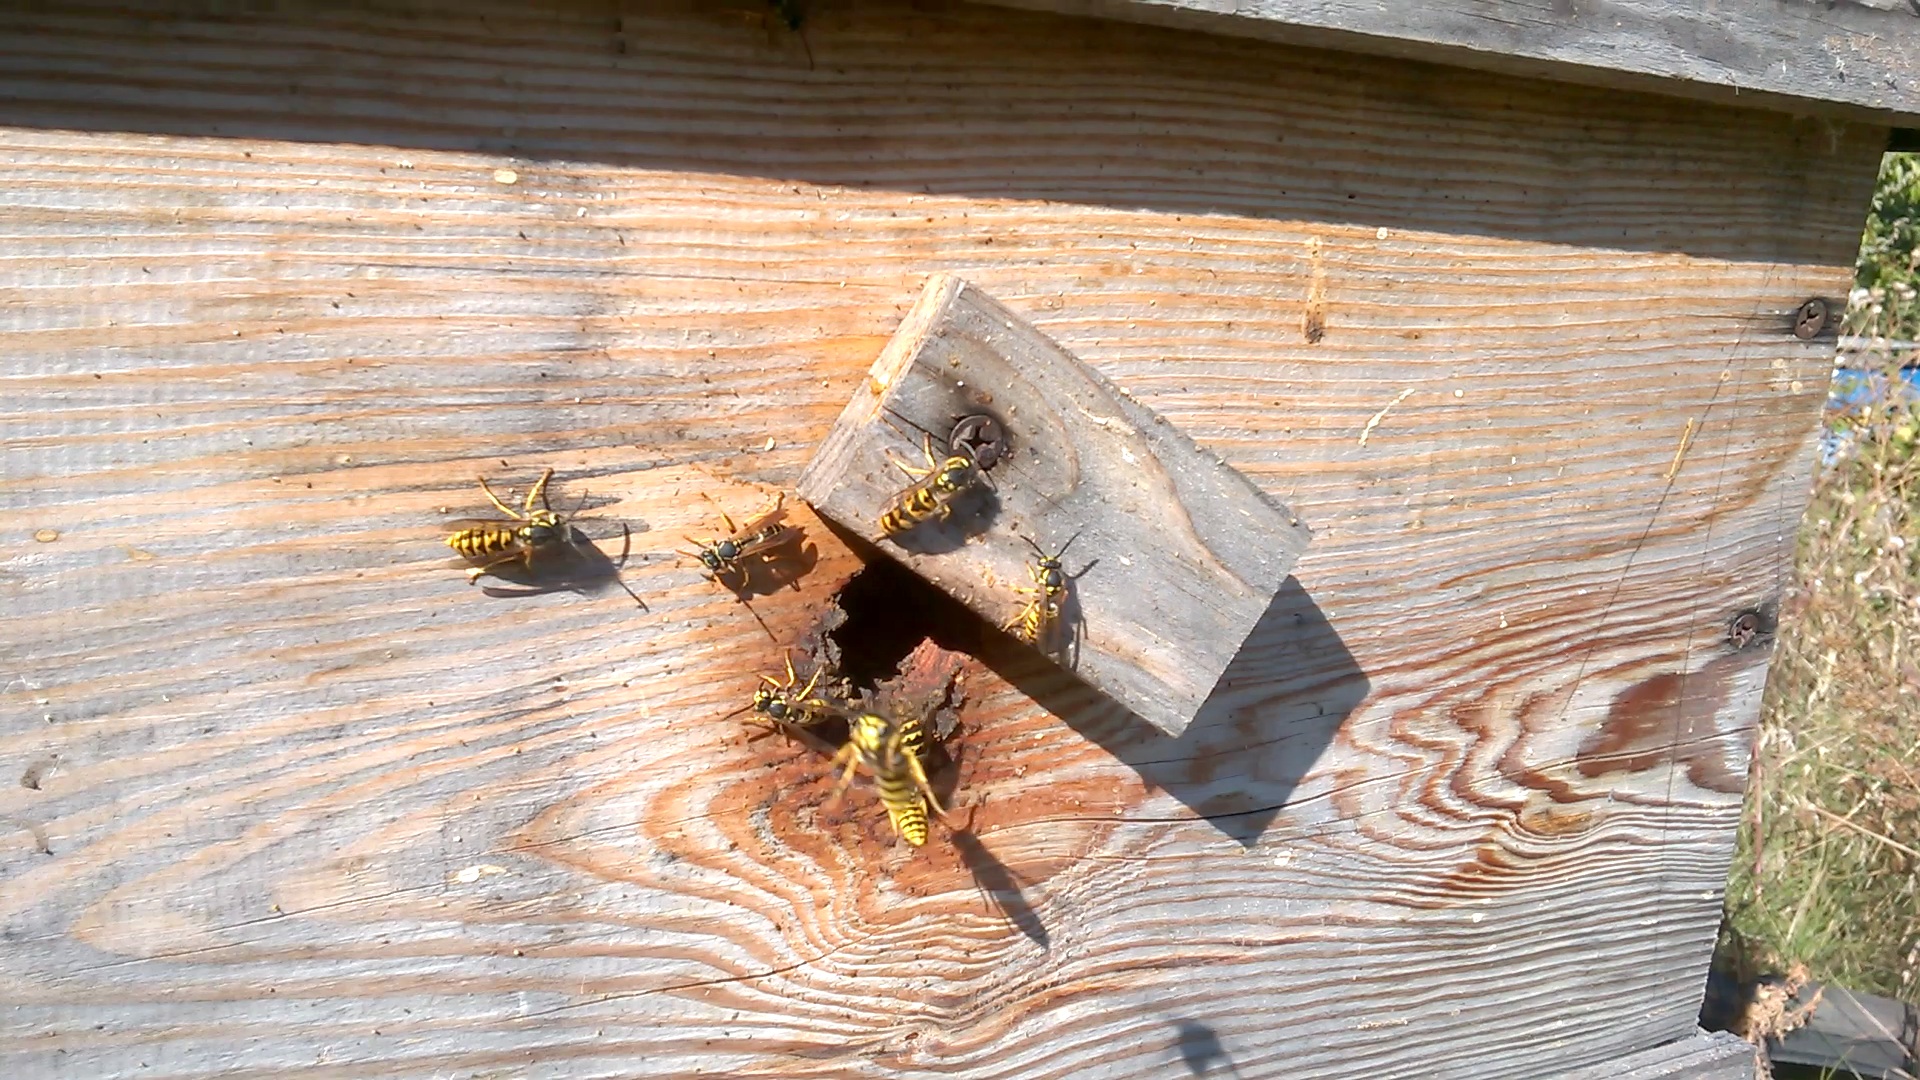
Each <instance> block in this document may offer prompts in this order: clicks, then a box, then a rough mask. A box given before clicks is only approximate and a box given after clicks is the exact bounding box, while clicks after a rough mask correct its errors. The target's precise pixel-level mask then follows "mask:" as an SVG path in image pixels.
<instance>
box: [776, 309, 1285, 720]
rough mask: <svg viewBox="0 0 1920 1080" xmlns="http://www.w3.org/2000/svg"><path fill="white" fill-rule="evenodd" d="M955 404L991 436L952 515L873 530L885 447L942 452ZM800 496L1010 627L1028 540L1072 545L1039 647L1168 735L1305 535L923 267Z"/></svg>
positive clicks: (884, 507) (1223, 665)
mask: <svg viewBox="0 0 1920 1080" xmlns="http://www.w3.org/2000/svg"><path fill="white" fill-rule="evenodd" d="M968 416H985V417H991V418H993V419H994V421H995V423H996V425H997V429H998V431H999V435H998V437H997V441H996V442H994V443H992V444H990V445H991V447H992V449H991V450H990V452H991V453H992V454H993V455H994V456H995V457H996V458H997V460H994V461H991V462H990V465H991V467H990V468H989V469H988V470H986V476H985V478H983V479H982V480H980V481H976V482H974V483H971V484H969V485H968V487H969V490H968V491H966V492H964V493H962V494H961V496H960V497H959V498H958V499H957V500H956V502H955V503H954V504H951V506H950V513H949V516H948V520H946V521H937V520H929V521H924V522H922V523H921V524H920V525H919V526H918V527H916V528H915V529H913V530H912V531H910V532H907V533H904V534H902V535H898V536H889V535H887V534H886V531H885V530H884V529H883V528H882V526H881V518H882V516H883V515H884V514H886V513H887V512H888V510H889V509H890V508H892V507H893V505H894V504H895V502H896V500H897V498H898V495H899V493H900V491H901V490H902V489H903V488H904V487H906V486H907V485H908V484H909V483H910V482H911V481H910V480H908V479H907V478H905V477H903V475H902V474H901V472H900V471H899V470H898V469H897V468H896V467H895V466H894V464H892V463H891V462H890V461H889V460H888V459H889V455H893V456H894V457H895V458H897V459H898V460H901V461H914V460H916V458H918V457H924V456H925V455H926V451H925V449H924V445H925V440H927V439H932V438H938V439H939V443H938V445H939V446H940V447H941V449H940V451H939V455H940V456H945V454H946V453H947V449H946V447H947V444H948V443H949V441H950V436H951V434H952V432H953V430H954V426H955V423H956V421H959V420H961V419H963V418H965V417H968ZM928 465H929V466H930V467H931V466H932V465H933V463H932V462H929V463H928ZM799 491H800V496H801V497H802V498H804V499H806V500H807V501H808V502H810V503H812V504H813V505H814V507H815V508H816V509H818V510H819V511H820V512H821V513H822V514H824V515H826V516H827V517H829V518H831V519H833V520H834V521H836V522H838V523H840V525H841V526H842V527H843V528H846V529H848V530H849V531H851V532H853V533H854V534H855V535H858V536H861V537H862V538H863V539H865V540H867V541H868V542H869V543H873V544H877V545H880V546H882V547H883V548H884V549H885V550H886V551H887V552H888V553H889V554H890V555H892V556H894V557H895V558H897V559H899V560H901V561H902V562H904V563H906V565H907V566H909V567H911V568H912V569H913V570H914V572H915V573H918V574H920V575H921V576H923V577H925V578H927V579H928V580H929V581H931V582H933V583H934V584H936V585H938V586H940V587H941V588H942V589H944V590H946V591H947V593H948V594H949V595H951V596H953V597H954V598H956V599H958V600H959V601H960V602H962V603H964V604H966V605H967V606H968V607H970V608H972V609H973V610H974V611H976V612H977V613H979V615H980V616H981V617H982V618H984V619H986V620H987V622H988V623H989V624H990V625H995V626H1009V625H1011V624H1013V623H1014V622H1015V621H1016V620H1018V619H1019V618H1020V615H1021V611H1022V609H1023V608H1025V607H1026V606H1027V605H1028V604H1030V603H1032V602H1034V601H1035V599H1037V598H1036V597H1034V596H1032V595H1029V594H1031V592H1032V590H1033V586H1034V580H1033V576H1032V574H1031V572H1030V570H1029V568H1030V567H1031V566H1032V565H1033V564H1034V560H1035V558H1036V556H1037V554H1038V553H1041V552H1044V553H1045V554H1047V555H1052V554H1054V553H1056V552H1060V551H1062V550H1063V549H1064V550H1066V551H1069V552H1071V553H1072V554H1073V556H1074V559H1075V564H1074V565H1075V566H1077V567H1079V569H1069V568H1067V567H1066V566H1064V565H1063V566H1062V568H1061V572H1062V573H1063V574H1064V575H1065V576H1066V578H1067V580H1066V581H1065V582H1064V583H1063V585H1062V588H1061V594H1060V597H1059V599H1058V600H1057V602H1056V603H1057V606H1058V607H1059V609H1060V615H1059V617H1058V618H1059V622H1060V623H1061V625H1059V626H1058V627H1056V628H1054V631H1053V632H1052V633H1050V634H1048V635H1047V636H1046V640H1042V641H1040V642H1037V643H1036V644H1038V645H1040V646H1041V647H1042V651H1043V652H1047V653H1050V654H1051V655H1052V656H1053V657H1054V658H1055V659H1058V660H1064V661H1065V662H1066V663H1067V664H1068V666H1069V667H1070V668H1071V670H1072V671H1073V672H1074V673H1075V674H1076V675H1078V676H1079V677H1080V678H1081V679H1083V680H1085V681H1086V682H1087V683H1088V684H1089V685H1091V686H1092V687H1094V688H1095V689H1097V690H1099V691H1101V692H1102V693H1104V694H1106V695H1107V696H1108V697H1111V698H1112V699H1113V700H1115V701H1117V702H1119V703H1120V704H1122V705H1124V706H1126V707H1127V708H1128V709H1130V710H1131V711H1132V712H1133V713H1134V714H1135V715H1136V716H1139V717H1140V718H1141V719H1143V720H1145V721H1147V722H1148V723H1150V724H1152V725H1154V726H1155V727H1157V728H1159V729H1160V730H1161V731H1164V732H1166V733H1167V734H1169V735H1175V736H1177V735H1179V734H1180V733H1181V732H1182V731H1184V730H1186V727H1187V725H1188V724H1189V723H1191V722H1192V721H1193V718H1194V715H1195V714H1197V713H1198V712H1199V711H1200V708H1201V706H1202V705H1204V704H1205V703H1206V701H1207V699H1208V698H1209V697H1211V696H1212V694H1213V692H1214V687H1215V684H1216V683H1217V682H1218V681H1219V679H1220V676H1221V675H1222V674H1224V673H1225V672H1226V670H1227V665H1228V664H1229V663H1231V662H1232V660H1233V658H1234V656H1235V655H1236V654H1237V653H1239V651H1240V646H1241V644H1242V643H1243V642H1245V641H1246V639H1247V635H1248V634H1250V633H1252V632H1253V628H1254V626H1255V624H1257V623H1258V622H1259V621H1260V618H1261V617H1262V616H1263V615H1265V614H1266V611H1267V608H1268V607H1270V606H1272V604H1273V598H1274V595H1275V594H1276V593H1278V592H1279V591H1280V583H1281V582H1282V581H1284V580H1285V579H1286V576H1287V572H1288V571H1289V570H1291V569H1293V564H1294V561H1295V560H1296V559H1298V558H1299V557H1300V552H1301V551H1303V550H1304V549H1305V548H1306V546H1307V538H1308V533H1307V530H1306V528H1305V527H1304V526H1302V525H1301V524H1300V521H1299V519H1298V518H1296V517H1294V516H1293V515H1292V514H1291V513H1290V512H1288V511H1287V510H1286V508H1285V507H1282V506H1278V505H1276V504H1275V503H1274V502H1273V501H1272V500H1270V499H1269V498H1268V497H1267V496H1266V495H1263V494H1262V493H1261V492H1260V490H1259V489H1258V488H1256V487H1254V486H1253V485H1252V483H1250V482H1249V481H1248V480H1247V479H1246V477H1244V476H1241V475H1240V474H1239V473H1237V472H1234V471H1233V469H1232V468H1230V467H1228V466H1227V465H1225V464H1224V463H1222V462H1221V461H1220V459H1219V458H1217V457H1215V456H1214V455H1213V454H1211V453H1209V452H1207V451H1205V450H1202V449H1201V448H1199V447H1198V446H1195V445H1194V443H1193V440H1191V439H1189V438H1187V437H1186V435H1184V434H1183V433H1181V432H1180V431H1178V430H1176V429H1174V428H1172V427H1170V426H1168V424H1167V422H1166V421H1165V420H1163V419H1161V418H1160V417H1158V416H1155V415H1153V414H1152V413H1151V412H1149V411H1148V410H1146V409H1143V408H1141V407H1140V405H1139V404H1138V403H1136V402H1134V401H1133V400H1131V399H1130V398H1128V397H1127V396H1126V394H1125V393H1124V392H1122V391H1121V390H1120V389H1119V388H1117V387H1115V386H1114V385H1113V384H1112V383H1109V382H1107V381H1106V380H1105V379H1103V378H1101V377H1100V374H1099V373H1098V372H1095V371H1092V370H1091V369H1088V368H1087V367H1086V366H1085V365H1083V364H1081V363H1080V361H1079V360H1077V359H1076V358H1075V357H1074V356H1073V354H1071V353H1069V352H1067V351H1066V350H1064V349H1062V348H1061V347H1060V346H1059V345H1058V344H1057V343H1055V342H1054V341H1053V340H1051V339H1050V338H1048V337H1047V336H1046V335H1044V334H1042V333H1040V332H1039V331H1037V330H1035V329H1033V328H1032V327H1031V326H1029V325H1027V323H1026V322H1025V321H1024V320H1022V319H1021V318H1020V316H1019V315H1017V314H1015V313H1014V312H1012V311H1009V310H1008V309H1007V308H1006V307H1005V306H1004V305H1002V304H1000V303H998V302H997V301H995V300H994V299H993V298H992V297H990V296H987V295H986V294H985V293H983V292H981V291H980V290H979V289H977V288H974V287H972V286H970V285H968V284H967V283H966V282H965V281H964V280H962V279H960V278H957V277H954V276H952V275H947V274H940V275H935V276H934V277H933V278H932V279H930V280H929V281H928V282H927V285H926V288H925V289H924V290H923V291H922V293H921V296H920V302H919V303H918V304H916V305H914V308H913V310H912V311H909V312H908V313H907V317H906V319H905V320H903V321H902V322H901V324H900V329H899V330H898V331H897V332H896V333H895V334H894V337H893V340H892V341H890V342H889V343H888V344H887V347H886V349H884V350H883V351H882V352H881V354H880V356H879V358H878V359H877V360H875V361H874V365H873V368H872V370H871V371H869V372H868V373H867V379H866V381H865V383H863V384H862V385H861V387H860V388H859V389H856V390H855V391H854V393H853V399H852V400H851V401H849V402H848V403H847V407H846V409H845V411H843V412H842V413H841V414H840V418H839V419H838V420H837V421H835V422H834V425H833V427H832V429H830V430H829V431H828V432H827V434H826V437H825V438H823V439H822V440H821V442H820V449H819V450H818V451H816V452H815V453H814V456H813V460H812V461H811V462H809V463H808V465H807V469H806V471H805V472H803V473H801V475H800V483H799ZM1021 537H1024V538H1026V540H1025V542H1023V541H1022V540H1021V539H1019V538H1021ZM1102 563H1104V564H1105V565H1104V567H1103V566H1102Z"/></svg>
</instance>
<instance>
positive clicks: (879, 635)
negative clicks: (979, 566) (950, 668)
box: [830, 558, 985, 691]
mask: <svg viewBox="0 0 1920 1080" xmlns="http://www.w3.org/2000/svg"><path fill="white" fill-rule="evenodd" d="M834 604H835V606H837V607H838V608H839V609H840V611H841V612H842V613H844V614H845V616H846V619H845V621H844V622H842V623H840V625H839V626H838V627H837V628H836V629H834V630H832V631H830V636H831V637H832V639H833V643H834V644H835V645H836V646H837V647H838V650H839V654H840V656H839V669H840V674H841V675H843V676H845V677H846V679H847V680H848V682H850V683H851V684H852V686H853V688H854V689H855V690H863V691H872V690H874V689H876V688H877V687H879V686H881V685H882V684H884V683H886V682H887V681H888V680H891V679H893V678H895V677H897V676H899V675H900V674H901V670H902V667H903V665H904V664H905V662H906V660H907V657H908V656H909V655H910V654H912V653H913V651H914V650H915V649H917V648H919V646H920V643H921V642H924V641H931V642H933V643H934V644H935V645H937V646H939V647H940V648H941V649H944V650H947V651H949V652H956V653H966V654H969V655H972V654H975V653H977V652H978V651H979V648H980V641H981V638H982V636H983V633H984V629H985V627H984V624H983V623H982V622H981V621H980V617H979V616H977V615H975V614H974V613H973V612H971V611H969V610H967V608H966V606H965V605H963V604H961V603H960V602H959V601H957V600H955V599H953V598H952V597H950V596H948V595H947V594H946V593H944V592H941V591H940V590H939V589H937V588H935V587H934V586H932V585H930V584H928V583H927V581H926V580H925V579H923V578H921V577H920V576H919V575H918V574H915V573H914V572H913V571H911V570H908V569H907V568H906V567H904V566H901V565H900V564H899V563H897V562H894V561H893V560H891V559H884V558H876V559H874V560H873V561H872V562H869V563H868V564H867V567H866V569H864V570H861V571H860V572H859V573H857V574H855V575H854V576H853V577H852V578H851V579H849V580H848V581H847V584H846V585H845V586H844V587H842V588H841V590H840V591H839V593H837V594H836V595H835V596H834Z"/></svg>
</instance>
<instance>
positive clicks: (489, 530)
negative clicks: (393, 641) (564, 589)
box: [447, 469, 647, 608]
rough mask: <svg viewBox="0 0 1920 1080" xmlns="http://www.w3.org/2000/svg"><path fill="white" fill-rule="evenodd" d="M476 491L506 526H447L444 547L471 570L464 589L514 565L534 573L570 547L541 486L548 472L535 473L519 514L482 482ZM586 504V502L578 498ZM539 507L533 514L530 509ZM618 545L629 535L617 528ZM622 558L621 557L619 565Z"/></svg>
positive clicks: (465, 522)
mask: <svg viewBox="0 0 1920 1080" xmlns="http://www.w3.org/2000/svg"><path fill="white" fill-rule="evenodd" d="M478 479H479V481H480V490H481V491H483V492H485V493H486V496H487V501H488V502H491V503H492V504H493V505H494V507H495V508H496V509H498V510H499V511H500V512H501V513H503V514H505V515H507V520H505V521H502V520H500V519H497V518H460V519H458V520H455V521H453V522H451V523H450V524H451V525H452V527H453V533H452V535H450V536H448V537H447V546H448V547H450V548H452V549H453V550H454V551H456V552H459V553H460V555H461V556H462V557H463V558H465V559H466V560H467V561H468V562H471V563H475V564H476V565H474V566H472V567H470V568H468V570H467V583H468V584H469V585H471V584H473V583H475V582H477V581H479V580H480V577H481V575H483V574H486V573H487V572H489V571H491V570H492V569H493V568H494V567H496V566H499V565H500V564H502V563H508V562H514V561H516V560H517V561H519V563H520V564H521V565H522V566H524V567H526V568H527V569H528V570H530V571H531V570H533V569H534V568H535V562H536V560H539V559H550V558H553V557H555V556H556V555H558V554H559V553H560V552H562V551H566V550H568V549H569V548H572V547H573V546H574V538H573V526H572V525H571V524H569V519H568V518H565V517H562V516H561V515H560V514H559V513H558V512H557V511H555V510H554V508H553V504H552V503H550V502H548V501H547V482H548V481H550V480H552V479H553V470H552V469H546V470H544V471H542V472H541V473H540V479H538V480H536V481H534V484H533V487H531V488H529V489H527V499H526V504H525V505H524V506H523V507H522V508H521V509H519V510H515V509H514V508H513V507H511V506H508V505H507V504H506V503H503V502H501V501H500V497H499V496H497V495H495V494H494V493H493V489H492V488H490V487H488V486H487V479H486V477H484V476H483V477H479V478H478ZM581 501H582V502H584V501H586V496H585V495H584V494H583V495H582V496H581ZM535 502H538V503H539V504H540V508H539V509H537V510H536V509H534V505H533V504H534V503H535ZM620 530H621V535H622V539H623V540H630V539H631V537H632V530H631V529H629V528H628V527H627V525H626V524H625V523H624V522H623V523H621V525H620ZM624 558H625V556H624V555H622V559H623V560H624ZM620 587H621V588H622V589H626V593H627V595H628V596H632V597H633V600H634V602H635V603H637V604H639V605H640V606H641V607H643V608H644V607H646V606H647V605H646V602H645V601H643V600H641V599H640V597H638V596H635V595H634V592H633V590H632V589H628V588H627V586H626V583H625V582H621V584H620Z"/></svg>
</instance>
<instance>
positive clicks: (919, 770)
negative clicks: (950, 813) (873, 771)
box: [902, 747, 947, 817]
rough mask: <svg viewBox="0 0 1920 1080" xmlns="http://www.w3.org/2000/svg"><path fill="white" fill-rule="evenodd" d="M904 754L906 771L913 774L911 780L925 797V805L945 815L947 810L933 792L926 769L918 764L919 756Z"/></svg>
mask: <svg viewBox="0 0 1920 1080" xmlns="http://www.w3.org/2000/svg"><path fill="white" fill-rule="evenodd" d="M902 749H904V747H903V748H902ZM904 756H905V757H906V759H907V771H908V772H910V773H912V774H913V782H914V784H915V786H917V787H918V788H919V789H920V794H922V795H925V796H926V797H927V805H928V806H931V807H933V812H934V813H936V814H939V815H940V816H941V817H946V816H947V811H946V809H945V808H944V807H942V806H941V805H940V797H939V796H938V795H935V794H934V793H933V785H932V784H931V783H929V782H928V781H927V770H926V769H925V768H924V767H923V766H922V765H921V764H920V756H919V755H918V754H914V753H907V754H905V755H904Z"/></svg>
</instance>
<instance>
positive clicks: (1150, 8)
mask: <svg viewBox="0 0 1920 1080" xmlns="http://www.w3.org/2000/svg"><path fill="white" fill-rule="evenodd" d="M987 2H988V3H994V4H1002V5H1004V6H1007V7H1018V8H1029V9H1034V10H1041V11H1055V12H1063V13H1070V14H1076V15H1095V16H1100V17H1102V18H1110V19H1127V20H1131V21H1135V22H1143V23H1150V24H1153V25H1156V26H1167V27H1177V28H1180V29H1188V30H1202V31H1206V32H1209V33H1215V34H1231V35H1238V36H1244V37H1252V38H1259V39H1262V40H1267V41H1281V42H1286V43H1289V44H1294V45H1310V46H1316V47H1321V48H1329V49H1345V50H1350V51H1354V52H1363V53H1370V54H1375V55H1379V56H1389V57H1400V58H1404V59H1409V60H1420V61H1429V62H1437V63H1444V64H1458V65H1460V66H1462V67H1467V68H1473V69H1476V70H1480V71H1494V72H1500V73H1503V74H1509V75H1525V76H1531V77H1536V78H1545V79H1554V80H1559V81H1565V82H1571V83H1580V84H1584V85H1588V86H1604V87H1613V88H1618V89H1622V90H1635V91H1644V92H1651V93H1664V94H1677V95H1681V96H1685V97H1690V98H1696V99H1699V100H1703V101H1714V102H1720V103H1738V104H1743V105H1747V106H1757V107H1760V108H1770V109H1778V110H1780V111H1783V112H1793V113H1807V114H1812V115H1819V116H1831V117H1836V118H1842V119H1849V120H1856V121H1865V122H1870V123H1883V124H1890V125H1897V126H1906V127H1920V7H1916V6H1915V5H1914V4H1913V3H1912V2H1911V0H1865V2H1858V3H1844V4H1808V3H1798V2H1795V0H1773V2H1769V3H1755V4H1733V5H1722V4H1709V5H1698V6H1696V5H1688V4H1675V3H1671V2H1668V0H1586V2H1583V3H1578V4H1573V3H1563V2H1558V0H1442V2H1439V3H1422V2H1420V0H987Z"/></svg>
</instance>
